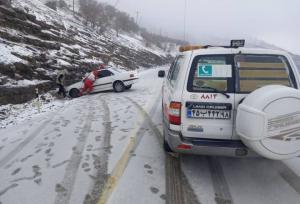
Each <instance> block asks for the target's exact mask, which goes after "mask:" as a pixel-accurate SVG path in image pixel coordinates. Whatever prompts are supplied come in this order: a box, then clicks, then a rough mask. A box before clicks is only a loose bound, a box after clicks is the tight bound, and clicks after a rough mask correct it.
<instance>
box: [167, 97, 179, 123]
mask: <svg viewBox="0 0 300 204" xmlns="http://www.w3.org/2000/svg"><path fill="white" fill-rule="evenodd" d="M169 122H170V124H173V125H180V124H181V103H180V102H171V103H170V108H169Z"/></svg>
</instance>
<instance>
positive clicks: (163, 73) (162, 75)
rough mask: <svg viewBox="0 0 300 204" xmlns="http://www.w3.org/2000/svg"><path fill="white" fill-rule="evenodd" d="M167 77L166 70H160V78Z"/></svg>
mask: <svg viewBox="0 0 300 204" xmlns="http://www.w3.org/2000/svg"><path fill="white" fill-rule="evenodd" d="M165 75H166V73H165V71H164V70H160V71H158V77H160V78H164V77H165Z"/></svg>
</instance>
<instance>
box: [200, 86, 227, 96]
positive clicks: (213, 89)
mask: <svg viewBox="0 0 300 204" xmlns="http://www.w3.org/2000/svg"><path fill="white" fill-rule="evenodd" d="M200 88H204V89H210V90H212V91H215V92H217V93H220V94H223V95H224V96H226V98H230V95H228V94H227V93H223V92H220V91H219V90H218V89H216V88H213V87H209V86H201V87H200Z"/></svg>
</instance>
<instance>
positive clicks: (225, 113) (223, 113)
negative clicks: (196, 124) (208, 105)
mask: <svg viewBox="0 0 300 204" xmlns="http://www.w3.org/2000/svg"><path fill="white" fill-rule="evenodd" d="M187 117H188V118H201V119H223V120H229V119H230V118H231V111H230V110H207V109H188V111H187Z"/></svg>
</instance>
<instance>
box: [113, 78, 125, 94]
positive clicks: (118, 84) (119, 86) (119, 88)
mask: <svg viewBox="0 0 300 204" xmlns="http://www.w3.org/2000/svg"><path fill="white" fill-rule="evenodd" d="M113 87H114V91H115V92H117V93H118V92H123V91H124V90H125V85H124V83H123V82H121V81H116V82H115V83H114V86H113Z"/></svg>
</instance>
